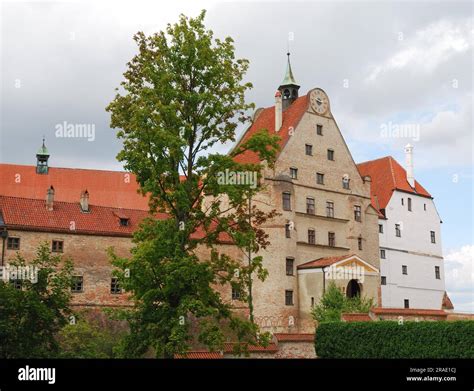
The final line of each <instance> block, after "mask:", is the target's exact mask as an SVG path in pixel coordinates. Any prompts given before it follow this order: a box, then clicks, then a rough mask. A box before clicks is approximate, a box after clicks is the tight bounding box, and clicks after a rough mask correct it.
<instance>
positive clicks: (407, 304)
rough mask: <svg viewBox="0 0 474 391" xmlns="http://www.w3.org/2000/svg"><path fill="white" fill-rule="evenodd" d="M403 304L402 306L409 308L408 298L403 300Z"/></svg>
mask: <svg viewBox="0 0 474 391" xmlns="http://www.w3.org/2000/svg"><path fill="white" fill-rule="evenodd" d="M403 306H404V308H410V300H408V299H405V300H403Z"/></svg>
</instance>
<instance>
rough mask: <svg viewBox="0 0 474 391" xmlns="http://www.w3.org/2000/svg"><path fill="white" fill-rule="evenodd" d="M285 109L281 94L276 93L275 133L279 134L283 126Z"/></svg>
mask: <svg viewBox="0 0 474 391" xmlns="http://www.w3.org/2000/svg"><path fill="white" fill-rule="evenodd" d="M282 113H283V107H282V102H281V92H280V91H277V92H276V93H275V132H278V131H279V130H280V128H281V124H282V120H283V119H282V115H283V114H282Z"/></svg>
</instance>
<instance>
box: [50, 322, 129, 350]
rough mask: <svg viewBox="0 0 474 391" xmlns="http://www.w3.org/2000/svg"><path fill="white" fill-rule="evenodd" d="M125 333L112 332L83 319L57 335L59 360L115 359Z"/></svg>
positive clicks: (64, 328)
mask: <svg viewBox="0 0 474 391" xmlns="http://www.w3.org/2000/svg"><path fill="white" fill-rule="evenodd" d="M124 334H125V332H122V333H118V332H112V331H111V330H110V329H108V328H101V327H99V326H98V325H97V324H95V323H94V322H91V321H86V320H85V319H81V320H78V321H77V322H76V323H75V324H68V325H67V326H65V327H63V328H62V329H61V331H60V332H59V333H58V335H57V340H58V343H59V346H60V351H59V357H60V358H116V357H117V356H118V354H117V352H116V350H117V349H118V345H119V343H120V338H121V337H122V336H123V335H124Z"/></svg>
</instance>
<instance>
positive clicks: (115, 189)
mask: <svg viewBox="0 0 474 391" xmlns="http://www.w3.org/2000/svg"><path fill="white" fill-rule="evenodd" d="M0 184H1V186H0V194H1V195H4V196H12V197H21V198H32V199H41V200H44V199H45V197H46V190H47V189H49V187H50V186H53V187H54V189H55V194H54V198H55V200H57V201H63V202H79V199H80V196H81V191H84V190H86V189H87V190H88V192H89V195H90V201H89V202H90V203H91V204H93V205H97V206H113V207H115V208H124V209H140V210H145V211H147V210H148V198H147V197H143V196H142V195H141V194H139V193H138V192H137V190H138V183H137V182H136V179H135V175H133V174H131V173H128V172H124V171H105V170H85V169H80V168H56V167H50V168H49V172H48V174H42V175H40V174H37V173H36V166H24V165H19V164H0Z"/></svg>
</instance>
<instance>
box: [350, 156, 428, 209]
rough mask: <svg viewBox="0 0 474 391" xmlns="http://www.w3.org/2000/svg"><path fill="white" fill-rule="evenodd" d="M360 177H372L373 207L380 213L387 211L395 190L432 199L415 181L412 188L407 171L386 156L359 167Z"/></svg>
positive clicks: (390, 157)
mask: <svg viewBox="0 0 474 391" xmlns="http://www.w3.org/2000/svg"><path fill="white" fill-rule="evenodd" d="M357 168H358V169H359V172H360V175H361V176H362V177H364V176H370V178H371V180H372V183H371V190H370V192H371V198H372V205H373V206H374V208H375V209H376V210H378V211H380V210H381V209H385V208H386V207H387V205H388V203H389V201H390V198H391V197H392V193H393V191H394V190H400V191H404V192H407V193H412V194H416V195H419V196H422V197H429V198H432V197H431V195H430V193H428V191H427V190H426V189H425V188H424V187H423V186H421V185H420V184H419V183H418V182H417V181H415V188H412V187H411V186H410V184H409V183H408V181H407V179H406V178H407V173H406V171H405V169H404V168H403V167H402V166H401V165H400V164H399V163H398V162H397V161H396V160H395V159H394V158H393V157H392V156H386V157H383V158H380V159H376V160H371V161H368V162H364V163H360V164H358V165H357Z"/></svg>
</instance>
